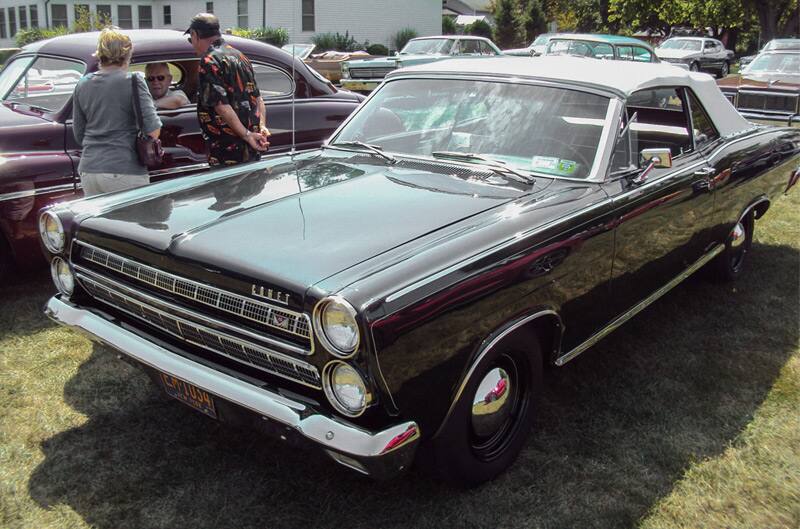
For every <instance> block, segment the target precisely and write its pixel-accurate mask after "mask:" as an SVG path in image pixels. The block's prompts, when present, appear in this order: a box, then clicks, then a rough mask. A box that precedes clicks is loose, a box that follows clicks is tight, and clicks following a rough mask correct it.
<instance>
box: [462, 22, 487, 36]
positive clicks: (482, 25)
mask: <svg viewBox="0 0 800 529" xmlns="http://www.w3.org/2000/svg"><path fill="white" fill-rule="evenodd" d="M464 34H465V35H475V36H477V37H486V38H487V39H491V38H492V26H490V25H489V23H488V22H486V21H485V20H476V21H475V22H473V23H472V24H467V25H466V26H465V27H464Z"/></svg>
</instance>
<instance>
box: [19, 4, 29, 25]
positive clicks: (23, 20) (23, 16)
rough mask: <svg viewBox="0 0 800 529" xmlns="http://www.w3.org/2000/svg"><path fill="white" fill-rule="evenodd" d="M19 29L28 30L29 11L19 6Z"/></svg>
mask: <svg viewBox="0 0 800 529" xmlns="http://www.w3.org/2000/svg"><path fill="white" fill-rule="evenodd" d="M19 29H28V9H27V8H26V7H25V6H19Z"/></svg>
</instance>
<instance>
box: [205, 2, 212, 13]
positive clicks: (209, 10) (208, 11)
mask: <svg viewBox="0 0 800 529" xmlns="http://www.w3.org/2000/svg"><path fill="white" fill-rule="evenodd" d="M213 12H214V2H206V13H213Z"/></svg>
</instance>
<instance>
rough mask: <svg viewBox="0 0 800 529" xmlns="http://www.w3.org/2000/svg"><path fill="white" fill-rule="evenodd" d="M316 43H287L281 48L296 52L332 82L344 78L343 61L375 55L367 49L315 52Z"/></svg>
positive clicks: (307, 63)
mask: <svg viewBox="0 0 800 529" xmlns="http://www.w3.org/2000/svg"><path fill="white" fill-rule="evenodd" d="M315 48H316V45H314V44H286V45H284V46H283V47H282V48H281V49H282V50H284V51H287V52H289V53H294V54H295V55H296V56H297V57H299V58H300V59H302V61H303V62H304V63H306V65H308V67H309V68H312V69H314V70H315V71H316V72H318V73H319V74H320V75H322V76H323V77H324V78H326V79H327V80H328V81H330V82H332V83H338V82H339V81H340V80H341V79H342V63H344V62H345V61H348V60H351V59H372V58H374V57H375V56H374V55H370V54H369V53H367V52H366V51H325V52H322V53H313V52H314V49H315Z"/></svg>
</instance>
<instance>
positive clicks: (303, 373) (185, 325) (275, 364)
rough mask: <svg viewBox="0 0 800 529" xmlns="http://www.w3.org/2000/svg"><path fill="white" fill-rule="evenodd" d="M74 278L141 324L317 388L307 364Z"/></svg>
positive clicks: (103, 283)
mask: <svg viewBox="0 0 800 529" xmlns="http://www.w3.org/2000/svg"><path fill="white" fill-rule="evenodd" d="M76 276H77V278H78V281H79V282H80V283H81V285H82V286H83V287H84V288H85V289H86V291H87V292H89V294H91V295H92V296H93V297H94V298H95V299H97V300H98V301H101V302H103V303H105V304H107V305H110V306H112V307H113V308H115V309H118V310H121V311H123V312H125V313H127V314H129V315H131V316H134V317H136V318H138V319H140V320H143V321H145V322H146V323H149V324H150V325H152V326H154V327H156V328H158V329H160V330H162V331H164V332H167V333H169V334H171V335H173V336H176V337H178V338H180V339H181V340H183V341H185V342H187V343H190V344H192V345H196V346H199V347H202V348H203V349H207V350H209V351H211V352H213V353H216V354H219V355H222V356H225V357H227V358H230V359H232V360H236V361H238V362H241V363H244V364H247V365H250V366H252V367H255V368H257V369H260V370H261V371H265V372H267V373H270V374H272V375H277V376H279V377H282V378H285V379H288V380H291V381H293V382H297V383H299V384H303V385H304V386H308V387H312V388H315V389H320V388H321V380H320V376H319V370H318V369H317V368H316V367H315V366H313V365H311V364H309V363H307V362H303V361H300V360H297V359H295V358H291V357H289V356H286V355H283V354H281V353H278V352H277V351H272V350H270V349H267V348H265V347H262V346H260V345H257V344H254V343H252V342H248V341H244V340H241V339H239V338H237V337H235V336H233V335H230V334H227V333H225V332H221V331H219V330H217V329H213V328H211V327H208V326H206V325H202V324H200V323H197V322H194V321H190V320H188V319H185V318H182V317H180V316H177V315H176V314H174V313H173V312H174V311H175V310H176V309H175V307H170V306H169V305H167V304H164V303H160V302H158V301H156V300H154V299H153V298H150V297H148V302H145V301H142V300H140V299H137V298H136V297H135V296H137V295H139V294H138V293H136V292H134V291H133V290H131V289H129V288H127V287H125V286H123V285H121V284H119V283H117V282H114V281H110V280H108V279H106V278H101V277H99V276H96V275H95V274H91V273H90V272H88V271H85V270H80V269H79V270H78V271H77V273H76ZM169 310H172V311H173V312H169Z"/></svg>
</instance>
